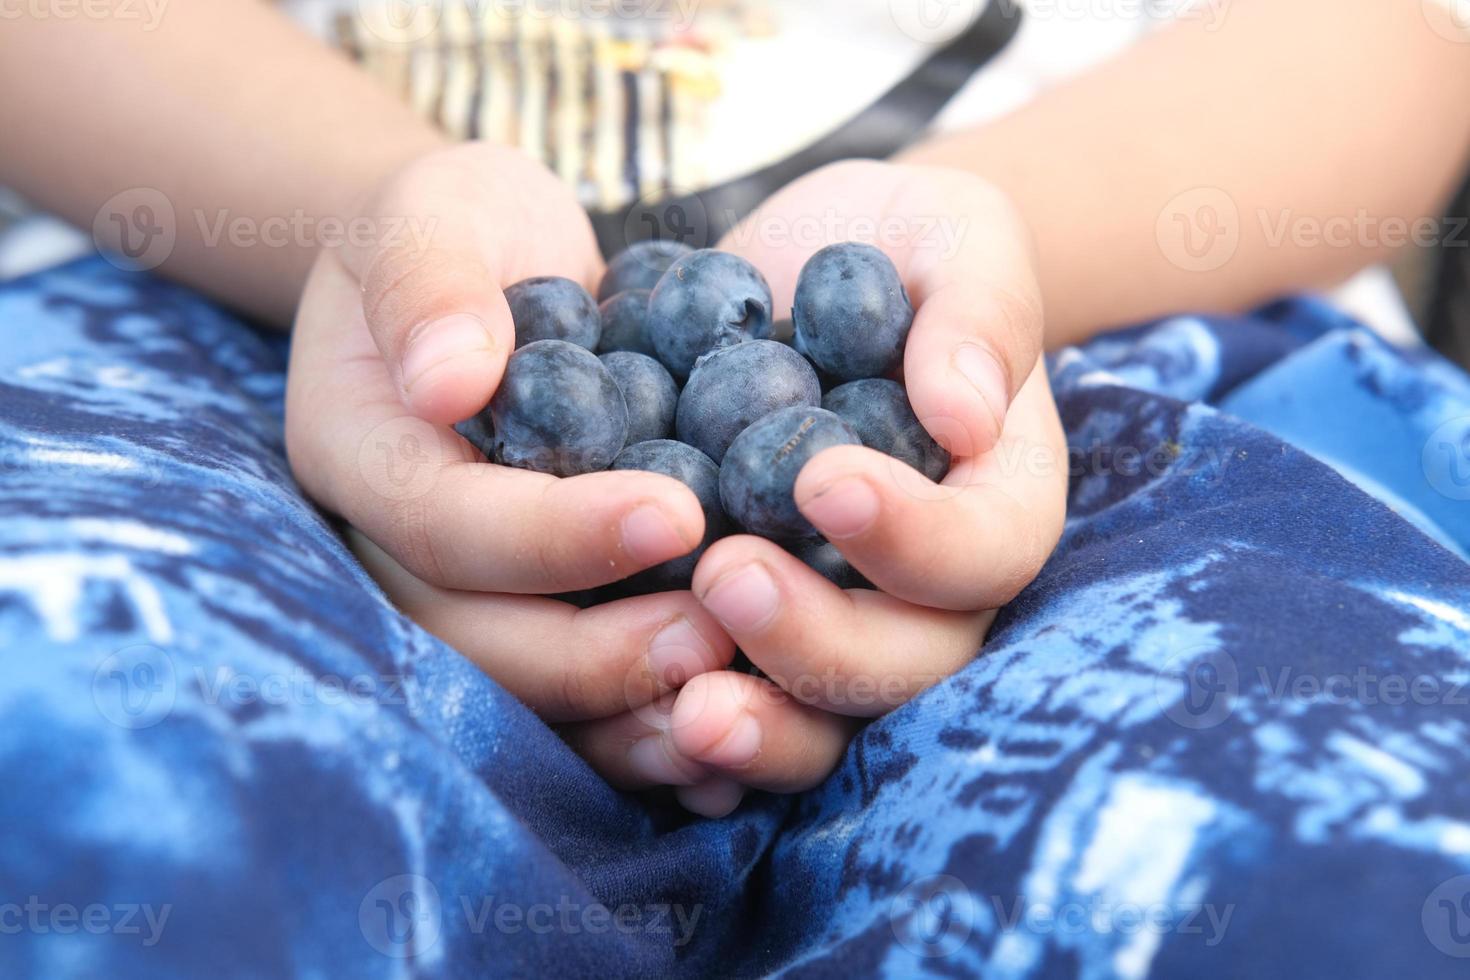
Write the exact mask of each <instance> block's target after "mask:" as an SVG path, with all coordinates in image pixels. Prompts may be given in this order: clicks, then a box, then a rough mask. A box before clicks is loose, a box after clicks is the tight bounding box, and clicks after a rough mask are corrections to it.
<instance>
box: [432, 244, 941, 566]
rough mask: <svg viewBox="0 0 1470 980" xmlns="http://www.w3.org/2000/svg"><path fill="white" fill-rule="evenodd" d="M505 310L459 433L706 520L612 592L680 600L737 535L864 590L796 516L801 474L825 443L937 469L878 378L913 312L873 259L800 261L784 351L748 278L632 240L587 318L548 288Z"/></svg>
mask: <svg viewBox="0 0 1470 980" xmlns="http://www.w3.org/2000/svg"><path fill="white" fill-rule="evenodd" d="M506 299H507V300H508V301H509V304H510V308H511V314H512V316H513V318H514V320H515V331H516V348H517V349H516V351H515V353H514V354H512V355H511V358H510V362H509V364H508V365H507V367H506V371H505V377H504V380H503V381H502V382H501V384H500V387H499V389H498V390H497V391H496V393H495V397H494V399H493V400H492V401H491V403H490V405H489V407H488V408H487V409H486V410H485V411H484V412H483V413H482V414H481V415H480V416H479V417H478V418H476V419H475V420H473V421H472V422H470V423H468V424H467V425H466V426H464V427H462V428H461V431H462V432H463V433H464V434H465V435H466V436H467V437H468V438H470V439H471V440H472V441H473V442H475V443H476V444H477V445H478V447H479V448H480V449H481V450H482V451H483V452H484V453H485V455H486V456H487V457H488V458H489V459H491V460H493V461H495V462H498V463H501V464H504V465H506V466H515V467H520V468H523V469H530V470H536V471H538V472H542V473H550V474H553V475H556V476H576V475H578V474H582V473H591V472H595V471H599V470H606V469H613V470H642V471H647V472H652V473H661V474H663V475H665V476H670V477H673V478H674V479H676V480H679V481H680V482H682V483H684V484H685V485H686V486H688V487H689V488H690V489H691V490H692V491H693V492H694V494H695V496H696V497H698V498H699V502H700V504H701V505H702V506H703V508H704V514H705V526H706V532H705V540H704V542H703V544H702V545H701V547H700V548H699V550H698V551H696V552H695V553H694V554H691V555H687V556H685V557H683V558H679V559H676V560H674V561H671V562H668V563H667V564H665V565H662V566H659V567H658V568H655V569H650V570H649V571H647V572H644V573H642V574H641V575H639V576H637V577H636V579H635V580H633V581H632V582H631V583H625V585H626V587H627V588H626V589H625V591H632V592H652V591H664V590H671V589H683V588H688V587H689V582H690V578H691V576H692V575H693V572H694V566H695V564H696V562H698V560H699V556H700V554H702V553H703V551H704V549H705V548H707V547H709V545H710V544H711V543H712V542H713V541H715V540H716V539H718V538H720V537H723V536H724V535H726V534H729V533H731V532H732V531H734V530H736V529H737V528H738V529H743V530H744V531H747V532H749V533H751V534H758V535H761V536H763V537H766V538H770V539H772V540H774V541H777V542H780V543H781V544H782V545H783V546H784V547H786V548H787V549H788V550H790V551H791V553H792V554H794V555H796V556H797V557H799V558H800V559H801V560H803V561H805V562H806V563H807V564H808V565H810V566H811V567H812V568H815V569H816V570H817V571H819V572H820V573H822V574H823V575H825V576H826V577H827V578H829V579H831V580H832V581H834V582H836V583H837V584H838V585H841V586H843V587H844V588H852V587H857V586H861V585H865V584H866V583H865V582H863V580H862V578H861V576H860V575H858V574H857V573H856V571H854V570H853V569H852V568H851V566H849V565H848V564H847V562H846V561H844V560H843V558H842V555H841V554H840V552H838V551H837V549H836V548H834V547H832V546H831V545H829V544H828V543H827V542H825V541H823V540H822V539H821V538H820V536H818V534H817V532H816V529H815V528H813V527H812V525H811V524H810V523H809V522H807V520H806V519H805V518H803V517H802V515H801V513H800V511H798V510H797V508H796V502H795V499H794V497H793V493H792V491H793V487H794V486H795V484H796V477H797V474H798V473H800V472H801V468H802V466H803V465H804V464H805V463H806V462H807V461H808V460H810V459H811V458H812V457H813V456H815V455H816V454H817V453H819V452H821V451H822V450H824V449H827V448H829V447H831V446H839V445H866V446H869V447H871V448H873V449H876V450H878V451H880V452H883V453H887V454H888V455H890V456H893V457H894V458H896V459H899V460H902V461H903V462H905V463H908V464H909V465H911V466H913V467H914V468H915V469H917V470H919V471H920V472H922V473H924V474H925V475H926V476H928V477H929V478H930V479H934V480H938V479H939V478H941V477H942V476H943V475H944V473H945V472H946V471H947V470H948V468H949V455H948V454H947V453H946V452H945V451H944V450H943V449H941V448H940V447H939V446H938V445H937V444H936V443H935V442H934V440H933V439H931V438H930V437H929V434H928V433H927V432H925V431H924V428H923V426H922V425H920V424H919V421H918V419H917V418H915V417H914V413H913V410H912V408H910V406H909V402H908V396H907V395H906V394H905V392H904V390H903V387H902V386H901V385H899V384H898V383H897V382H895V381H892V380H889V376H891V375H893V374H894V373H895V372H896V370H897V368H898V366H899V364H900V362H901V360H902V357H903V349H904V343H905V340H906V339H907V337H908V332H909V327H910V325H911V324H912V323H913V317H914V312H913V307H912V306H911V304H910V303H909V298H908V295H907V294H906V293H905V292H904V288H903V283H902V282H901V281H900V279H899V276H898V272H897V270H896V269H894V267H893V264H892V263H891V262H890V261H889V260H888V258H887V256H885V255H884V254H883V253H882V252H880V251H878V250H877V249H875V248H873V247H871V246H868V245H860V244H856V243H843V244H839V245H832V246H829V247H828V248H825V249H823V250H822V251H820V252H818V253H817V254H816V255H814V256H813V257H812V259H811V261H809V262H808V263H807V265H806V267H805V268H804V269H803V270H802V273H801V278H800V280H799V282H798V284H797V289H796V303H795V308H794V309H793V311H792V320H791V324H790V330H789V331H786V332H789V333H791V334H792V336H791V338H790V341H789V342H787V341H783V340H778V339H773V338H775V337H776V336H777V335H778V333H780V332H782V331H781V329H780V328H781V327H782V326H785V325H783V324H776V323H774V322H773V320H772V316H771V313H772V307H773V302H772V299H771V289H770V286H769V285H767V283H766V281H765V279H764V277H762V276H761V274H760V273H759V272H758V271H757V270H756V269H755V267H754V266H752V265H751V264H750V263H748V262H746V261H745V260H744V259H741V258H739V257H738V256H735V255H730V254H727V253H724V252H718V251H713V250H703V251H694V250H692V249H689V248H688V247H686V246H683V245H679V244H677V243H670V242H645V243H643V244H639V245H635V246H633V247H632V248H630V249H628V250H627V251H625V252H623V253H622V254H621V255H619V256H617V257H616V258H615V259H613V261H612V263H611V264H610V265H609V267H608V270H607V275H606V276H605V277H604V279H603V281H602V285H601V289H600V290H599V296H598V299H599V300H601V306H600V307H599V305H598V301H597V300H594V299H593V298H592V296H591V295H590V294H589V293H588V292H587V291H586V290H584V289H583V288H582V287H581V286H579V285H578V284H576V283H574V282H572V281H570V280H567V279H557V278H541V279H528V280H526V281H524V282H521V283H517V284H516V285H514V286H512V287H511V288H510V289H508V290H507V291H506ZM594 352H597V353H594ZM599 355H600V356H599ZM824 392H825V394H824Z"/></svg>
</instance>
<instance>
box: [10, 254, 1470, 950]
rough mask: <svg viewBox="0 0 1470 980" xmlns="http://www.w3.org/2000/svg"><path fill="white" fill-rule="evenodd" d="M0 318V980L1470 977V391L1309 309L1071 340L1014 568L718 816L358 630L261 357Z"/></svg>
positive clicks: (26, 311) (205, 340) (101, 301)
mask: <svg viewBox="0 0 1470 980" xmlns="http://www.w3.org/2000/svg"><path fill="white" fill-rule="evenodd" d="M0 331H3V336H4V338H5V341H4V343H3V344H0V460H3V463H4V465H3V467H0V473H3V484H0V487H3V489H0V646H3V650H4V654H5V670H4V673H3V675H0V777H3V783H0V785H3V790H0V827H3V828H4V832H3V834H0V975H3V976H5V977H26V976H34V977H48V978H49V977H100V976H107V977H133V976H136V977H173V976H177V977H200V976H209V977H217V978H224V977H236V976H238V977H278V976H288V975H291V976H303V977H339V976H340V977H353V978H370V977H407V976H432V977H441V976H442V977H481V976H533V975H548V976H599V977H602V976H624V975H626V976H648V975H676V976H681V975H699V974H720V975H759V974H766V973H772V972H789V973H791V974H793V975H797V976H829V975H841V976H846V977H851V976H865V975H868V974H872V973H881V974H887V975H892V976H908V975H913V974H932V975H936V976H973V975H981V974H983V975H985V976H996V977H1037V976H1067V977H1072V976H1081V977H1113V976H1122V977H1143V976H1148V975H1156V976H1179V975H1206V976H1252V977H1263V978H1264V977H1278V976H1279V977H1334V978H1338V977H1382V976H1415V977H1439V976H1444V977H1450V976H1463V975H1464V972H1465V971H1466V970H1467V969H1470V778H1467V777H1470V710H1467V706H1466V705H1467V702H1470V689H1467V688H1466V687H1465V684H1466V681H1467V679H1470V569H1467V565H1466V562H1465V560H1464V558H1463V556H1464V555H1465V553H1466V552H1467V550H1470V510H1467V507H1470V504H1467V501H1470V382H1467V380H1466V379H1465V378H1464V377H1463V376H1462V375H1460V374H1459V373H1458V372H1456V371H1454V370H1453V369H1451V368H1449V367H1448V366H1446V365H1445V364H1444V363H1442V362H1439V361H1437V360H1434V359H1433V358H1432V357H1429V356H1427V355H1422V354H1418V353H1410V354H1404V353H1402V352H1399V351H1397V350H1395V349H1392V348H1390V347H1388V346H1386V345H1385V344H1383V343H1382V342H1380V341H1378V340H1377V339H1375V338H1374V337H1373V336H1372V335H1370V334H1369V333H1367V332H1366V331H1364V330H1362V329H1360V328H1358V327H1356V326H1355V325H1354V324H1352V323H1350V322H1347V321H1345V320H1344V319H1342V318H1341V317H1340V316H1339V315H1337V314H1335V313H1334V312H1332V311H1331V310H1330V309H1328V308H1327V307H1325V306H1322V305H1320V304H1317V303H1315V302H1313V301H1311V300H1298V301H1292V302H1289V303H1284V304H1279V305H1276V306H1273V307H1270V308H1267V309H1264V310H1262V311H1260V312H1259V313H1257V314H1255V315H1253V316H1250V317H1243V318H1236V319H1207V318H1194V317H1188V318H1177V319H1173V320H1169V321H1167V322H1164V323H1160V324H1155V325H1152V326H1149V327H1144V328H1139V329H1137V330H1132V331H1128V332H1125V333H1120V334H1115V335H1112V336H1109V337H1106V338H1102V339H1099V340H1097V341H1096V342H1094V343H1092V344H1090V345H1089V346H1087V347H1085V348H1082V349H1080V350H1069V351H1066V352H1063V353H1061V354H1059V355H1057V356H1056V357H1054V358H1053V359H1052V365H1051V366H1052V372H1053V380H1054V383H1055V385H1056V388H1057V397H1058V401H1059V404H1060V407H1061V411H1062V416H1063V420H1064V422H1065V424H1066V428H1067V432H1068V435H1069V440H1070V445H1071V449H1072V459H1071V464H1072V480H1071V500H1070V517H1069V521H1068V525H1067V530H1066V535H1065V538H1064V540H1063V543H1062V545H1061V547H1060V548H1059V549H1058V551H1057V553H1056V554H1055V556H1054V557H1053V559H1052V560H1051V561H1050V563H1049V564H1048V565H1047V566H1046V568H1045V570H1044V571H1043V573H1042V575H1041V576H1040V578H1039V579H1038V580H1037V581H1036V582H1035V583H1034V584H1033V585H1032V586H1031V587H1030V588H1028V589H1027V590H1026V592H1025V593H1024V594H1023V595H1022V596H1021V597H1020V598H1019V599H1018V600H1017V601H1016V602H1015V603H1013V604H1012V605H1011V606H1010V607H1009V608H1008V609H1006V610H1005V611H1004V612H1003V613H1002V615H1001V617H1000V619H999V621H998V622H997V624H996V627H995V629H994V631H993V632H992V635H991V637H990V639H989V641H988V643H987V645H986V647H985V650H984V651H983V652H982V655H981V656H979V657H977V659H976V660H975V661H974V662H973V663H972V664H971V665H970V666H969V667H968V668H967V669H965V670H964V671H962V672H961V673H959V674H958V675H956V676H955V677H953V678H951V679H950V680H948V681H947V682H944V683H942V684H940V685H938V686H937V687H935V688H933V689H931V690H930V691H928V692H927V693H925V694H924V695H922V696H921V697H919V698H918V699H917V700H915V701H914V702H912V703H910V704H909V705H907V706H906V707H904V708H903V709H901V710H899V711H896V712H894V713H893V714H891V715H889V716H888V717H886V718H883V719H881V720H878V721H875V722H873V723H872V724H870V725H869V726H868V727H867V728H866V729H865V731H864V732H863V733H862V734H861V735H860V736H859V737H858V738H857V739H856V740H855V741H854V743H853V744H852V746H851V747H850V749H849V751H848V752H847V755H846V757H845V758H844V760H843V762H842V764H841V766H840V767H839V768H838V770H837V772H836V773H835V774H834V775H833V776H832V777H831V778H830V779H829V780H828V781H827V782H826V783H825V784H824V785H823V786H821V787H819V788H818V789H816V790H813V791H811V792H809V793H806V794H803V795H801V796H798V797H791V798H779V797H773V796H761V795H757V796H755V797H753V798H751V799H749V800H748V801H747V802H746V803H745V804H744V805H743V806H742V807H741V809H740V810H738V811H737V812H736V814H734V815H733V816H731V817H729V818H727V819H725V820H722V821H707V820H699V819H695V818H692V817H690V816H687V815H685V814H682V813H681V812H680V811H679V810H678V809H677V808H676V807H674V806H672V805H671V804H670V803H669V802H668V801H667V800H665V799H662V798H660V797H657V796H654V797H635V796H629V795H625V794H621V793H618V792H615V791H613V790H612V789H610V788H609V787H608V786H607V785H606V784H604V783H603V782H602V781H601V780H600V779H599V778H598V777H596V776H595V775H594V774H593V773H592V772H591V771H590V770H588V769H587V768H586V766H585V765H584V764H583V763H582V762H581V761H579V760H578V759H577V758H576V757H575V756H574V755H572V753H571V752H570V751H568V750H567V749H566V747H565V746H564V745H563V744H562V743H561V742H560V741H559V740H558V739H557V737H556V736H555V735H554V734H553V733H552V732H551V731H550V730H549V729H547V728H546V727H545V726H544V725H543V724H541V723H540V722H539V721H538V720H537V719H536V718H535V716H534V715H533V714H532V713H531V712H530V711H528V710H527V709H526V708H525V707H523V706H522V705H520V704H519V703H517V702H516V701H515V700H514V699H513V698H512V697H510V696H509V695H507V694H506V693H505V692H504V691H502V690H501V689H499V688H498V687H497V686H496V684H495V683H494V682H492V681H491V680H490V679H489V678H487V677H486V676H484V675H483V674H481V673H480V672H479V671H477V670H476V669H474V668H473V667H471V666H470V665H469V664H468V663H467V662H466V661H464V660H463V659H462V658H460V657H459V656H458V655H457V654H455V653H454V652H453V651H451V650H449V649H447V648H446V647H445V646H444V645H443V644H441V643H440V642H438V641H437V640H435V639H433V638H432V637H430V636H428V635H426V634H425V633H423V632H422V631H421V630H419V629H418V628H417V627H415V626H414V625H413V624H411V623H409V622H408V621H406V620H405V619H404V618H403V617H402V616H401V615H399V614H398V613H397V612H396V611H395V610H394V609H393V608H392V607H391V606H390V605H389V604H388V603H387V602H386V601H385V599H384V598H383V596H382V595H381V593H380V592H379V591H378V589H377V588H376V586H375V585H374V584H373V583H372V582H371V580H370V579H369V578H368V577H367V576H366V574H365V573H364V572H363V570H362V569H361V568H360V567H359V566H358V565H357V563H356V562H355V561H354V559H353V558H352V557H351V555H350V554H349V553H348V552H347V550H346V549H345V548H344V546H343V544H342V542H341V540H340V539H339V538H338V536H337V535H336V534H335V533H334V531H333V529H332V527H331V526H330V525H329V524H328V523H327V522H326V521H324V519H323V518H322V517H321V516H320V515H319V514H318V513H317V512H316V511H315V510H314V509H313V508H312V506H311V505H310V504H309V503H308V502H307V501H306V500H305V499H303V497H302V495H301V494H300V492H299V491H298V490H297V488H296V487H295V485H294V484H293V482H292V479H291V476H290V474H289V472H288V469H287V466H286V462H285V457H284V450H283V444H282V434H281V432H282V424H281V423H282V390H283V369H284V363H285V362H284V347H283V344H282V343H281V342H280V341H278V340H275V339H271V338H265V337H262V336H261V335H258V334H257V333H255V332H252V331H251V330H250V329H249V328H247V327H246V326H244V325H242V324H240V323H238V322H236V321H234V320H232V319H231V318H230V317H228V316H227V315H225V314H223V313H221V312H219V311H218V310H216V309H215V308H213V307H211V306H210V305H209V304H208V303H206V302H205V301H203V300H201V299H199V298H197V297H195V296H193V295H191V294H190V293H188V292H187V291H185V290H182V289H180V288H178V287H175V286H171V285H168V284H165V283H163V282H161V281H160V280H157V279H154V278H151V277H148V276H143V275H134V274H128V273H123V272H120V271H117V270H115V269H113V268H112V267H111V266H109V265H107V264H105V263H104V262H102V261H100V260H88V261H85V262H82V263H79V264H74V265H71V266H68V267H65V268H62V269H57V270H53V271H50V272H47V273H44V274H41V275H39V276H35V277H32V278H29V279H26V280H22V281H20V282H16V283H11V284H8V285H6V286H4V287H0Z"/></svg>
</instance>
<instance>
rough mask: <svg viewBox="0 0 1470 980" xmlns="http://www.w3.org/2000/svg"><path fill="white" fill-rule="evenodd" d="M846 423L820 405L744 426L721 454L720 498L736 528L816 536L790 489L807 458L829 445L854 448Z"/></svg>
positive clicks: (773, 535) (854, 436)
mask: <svg viewBox="0 0 1470 980" xmlns="http://www.w3.org/2000/svg"><path fill="white" fill-rule="evenodd" d="M859 445H862V440H861V439H859V438H858V436H857V433H856V432H854V431H852V427H851V426H849V425H848V424H847V423H846V422H844V421H842V419H841V418H839V417H838V416H836V415H834V414H832V413H831V412H829V411H827V410H826V409H823V408H807V407H804V406H797V407H796V408H783V409H781V410H780V411H779V412H773V413H771V414H770V415H767V416H766V417H765V418H763V419H761V420H760V421H759V422H757V423H755V424H754V425H752V426H751V427H750V428H748V429H746V430H745V431H744V432H742V433H740V435H739V436H738V437H737V438H736V439H735V442H734V443H733V444H731V446H730V449H729V451H728V452H726V453H725V462H724V464H723V465H722V466H721V467H720V500H721V502H722V503H724V505H725V513H727V514H729V515H730V516H731V517H732V518H733V519H734V520H735V521H736V522H737V523H739V524H740V526H741V527H743V528H745V529H746V530H747V531H749V532H751V533H752V534H759V535H761V536H762V537H766V538H772V539H775V540H778V541H779V540H790V539H795V538H809V537H814V536H816V533H817V530H816V528H814V527H812V525H811V523H810V522H809V521H808V520H807V519H806V518H805V517H803V516H801V512H800V511H799V510H797V509H796V498H795V496H794V495H793V490H794V489H795V487H796V478H797V476H798V475H800V473H801V468H802V467H803V466H805V465H806V463H807V461H808V460H810V459H811V458H812V457H813V456H815V455H817V454H818V453H820V452H821V451H822V450H824V449H830V448H831V447H833V446H859Z"/></svg>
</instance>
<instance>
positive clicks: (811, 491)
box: [796, 365, 1067, 610]
mask: <svg viewBox="0 0 1470 980" xmlns="http://www.w3.org/2000/svg"><path fill="white" fill-rule="evenodd" d="M1066 479H1067V472H1066V452H1065V437H1064V435H1063V432H1062V428H1061V424H1060V422H1059V421H1058V419H1057V415H1056V411H1055V407H1054V403H1053V402H1052V400H1051V394H1050V390H1049V385H1048V384H1047V379H1046V375H1045V371H1044V370H1043V369H1042V367H1041V366H1040V365H1038V366H1037V367H1036V369H1035V370H1034V371H1033V372H1032V379H1031V381H1030V382H1028V384H1027V386H1026V387H1025V388H1024V389H1023V390H1022V392H1021V394H1020V396H1018V397H1017V399H1016V402H1015V403H1014V405H1013V406H1012V409H1011V411H1010V413H1009V415H1008V417H1007V421H1006V431H1005V435H1004V436H1003V438H1002V439H1001V441H1000V443H998V444H997V445H996V446H995V447H994V448H992V449H991V451H990V452H988V453H986V454H985V455H983V456H981V457H979V458H978V459H965V460H960V461H959V462H957V463H956V464H955V467H954V469H953V470H952V471H951V472H950V474H949V475H948V476H947V477H946V478H945V479H944V481H943V482H942V483H940V484H938V485H936V484H934V483H931V482H930V481H929V480H928V479H927V478H925V477H924V476H923V475H921V474H920V473H919V472H918V471H916V470H914V469H912V468H910V467H908V466H906V465H905V464H903V463H900V462H898V461H897V460H894V459H891V458H889V457H887V456H883V455H881V454H879V453H877V452H874V451H873V450H871V449H864V448H862V447H850V446H843V447H838V448H834V449H829V450H827V451H825V452H823V453H822V454H820V455H819V456H817V457H816V458H815V459H813V460H812V461H811V462H810V463H808V464H807V466H806V468H805V469H803V470H802V473H801V476H800V478H799V479H798V480H797V482H796V501H797V506H798V507H799V508H800V509H801V512H802V513H803V514H804V515H805V516H806V518H807V519H808V520H810V521H811V522H812V523H813V524H814V525H815V526H816V528H817V530H819V531H821V532H822V533H823V535H824V536H825V537H827V539H828V540H829V541H831V542H832V543H833V544H835V545H836V546H837V548H838V549H839V550H840V551H842V553H843V554H844V555H845V556H846V557H847V559H848V560H849V561H850V562H852V564H853V565H854V567H856V568H857V569H858V571H860V572H862V573H863V575H864V576H866V577H867V579H868V580H869V581H870V582H872V583H873V584H874V585H876V586H877V587H878V588H880V589H882V590H883V591H885V592H888V593H890V594H891V595H895V596H897V597H899V598H901V599H906V600H908V601H909V602H914V603H918V604H920V605H925V606H934V607H936V608H940V609H955V610H975V609H996V608H999V607H1000V606H1003V605H1005V604H1006V603H1007V602H1009V601H1011V600H1012V599H1013V598H1015V597H1016V594H1017V593H1019V592H1020V591H1021V589H1022V588H1024V587H1025V586H1026V585H1027V584H1028V583H1029V582H1031V580H1032V579H1034V578H1035V577H1036V575H1037V573H1038V572H1039V571H1040V570H1041V566H1042V565H1043V564H1044V563H1045V561H1046V559H1047V557H1048V556H1049V555H1050V554H1051V552H1052V550H1053V548H1054V547H1055V546H1056V543H1057V540H1058V538H1060V536H1061V533H1062V525H1063V522H1064V520H1065V517H1066Z"/></svg>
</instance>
